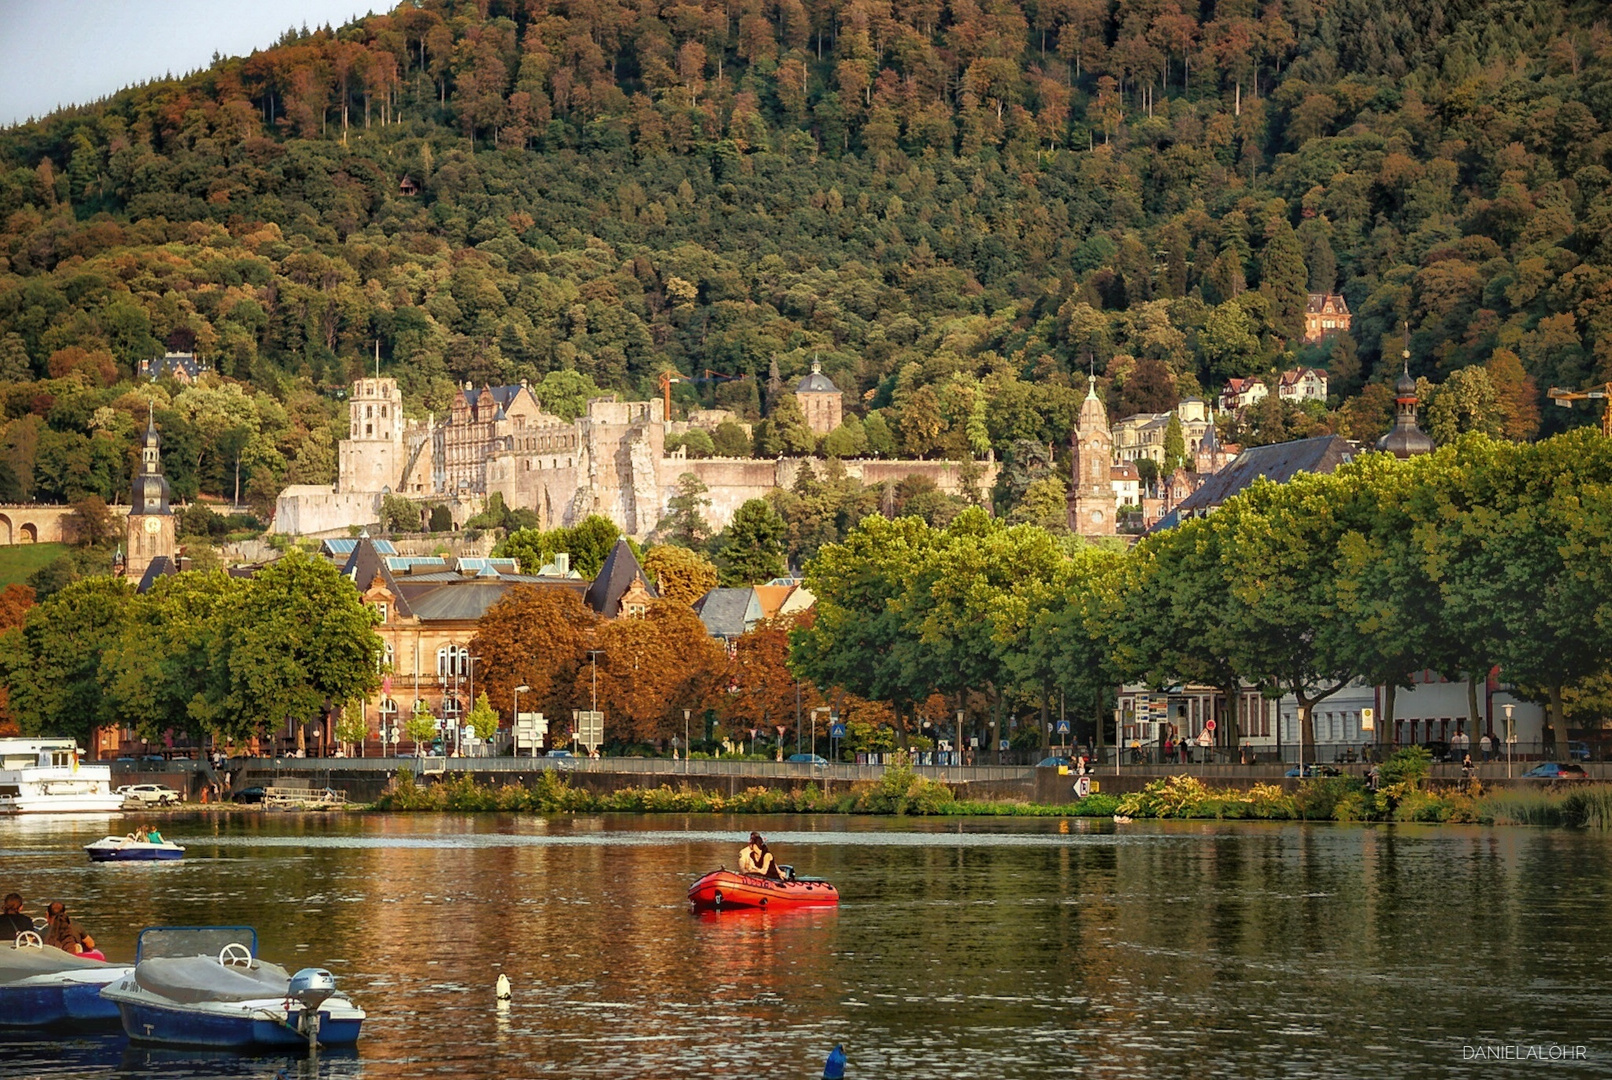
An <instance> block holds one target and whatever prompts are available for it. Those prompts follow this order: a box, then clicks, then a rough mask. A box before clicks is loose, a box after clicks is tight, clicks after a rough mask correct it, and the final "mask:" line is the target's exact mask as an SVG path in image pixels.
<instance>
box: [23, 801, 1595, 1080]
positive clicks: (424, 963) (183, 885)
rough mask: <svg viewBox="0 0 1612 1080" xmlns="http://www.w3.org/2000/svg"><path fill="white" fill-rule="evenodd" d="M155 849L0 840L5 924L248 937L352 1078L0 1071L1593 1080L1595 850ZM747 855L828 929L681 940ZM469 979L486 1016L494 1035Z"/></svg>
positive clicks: (1556, 835) (903, 822)
mask: <svg viewBox="0 0 1612 1080" xmlns="http://www.w3.org/2000/svg"><path fill="white" fill-rule="evenodd" d="M162 824H163V829H164V832H165V833H166V834H167V835H168V836H169V838H170V839H176V840H179V841H180V842H181V843H183V844H185V845H186V846H187V848H188V854H187V856H186V858H185V859H184V861H182V862H180V863H174V864H145V865H94V864H90V863H89V862H88V860H87V859H86V857H85V856H84V855H83V853H82V852H81V851H80V850H79V847H80V845H82V844H84V843H87V842H89V841H91V840H94V839H98V838H99V837H100V836H102V835H104V834H105V833H106V832H107V831H109V830H116V831H123V830H125V829H127V828H128V823H127V820H126V819H94V818H90V819H78V820H72V821H66V820H57V821H52V822H44V821H29V820H18V819H11V820H0V891H11V890H12V889H16V890H17V891H19V892H21V893H23V895H24V896H26V897H27V899H28V909H29V910H30V911H32V912H35V913H37V912H38V911H40V910H42V908H43V906H44V903H45V902H46V901H47V900H50V899H56V898H61V899H64V900H66V901H67V902H68V903H69V906H70V909H71V911H72V913H73V914H74V915H75V916H76V917H77V918H78V920H79V921H80V922H81V923H82V924H83V925H84V926H85V928H86V929H88V930H89V931H90V932H91V933H92V934H93V935H94V936H95V937H96V939H97V941H98V942H99V943H100V944H101V945H102V946H103V947H104V948H105V949H106V951H107V953H108V955H109V956H110V957H111V958H112V959H114V960H119V959H122V960H127V959H132V955H133V949H134V941H135V936H136V934H137V933H138V932H139V930H140V929H141V928H142V927H145V926H149V925H159V924H173V925H196V924H220V923H224V924H246V925H251V926H254V927H256V929H257V932H258V935H259V947H260V953H261V955H263V956H264V957H265V958H267V959H270V960H274V961H277V962H280V963H283V964H285V965H286V966H287V967H290V968H296V967H300V966H307V965H310V964H319V965H323V966H326V967H329V968H330V970H331V971H333V972H334V973H335V974H336V976H337V978H338V980H339V983H340V985H341V986H342V988H343V989H345V990H347V991H348V992H349V993H350V994H351V995H352V997H353V998H354V1000H355V1001H357V1002H358V1003H359V1004H360V1005H362V1006H363V1007H364V1008H365V1009H367V1010H368V1012H369V1017H370V1018H369V1020H368V1021H367V1022H366V1024H365V1026H364V1034H363V1038H362V1039H361V1040H360V1043H359V1046H358V1049H357V1051H356V1052H355V1053H348V1054H345V1055H325V1056H322V1057H321V1058H320V1059H319V1060H318V1061H317V1062H314V1063H309V1062H307V1061H305V1060H302V1059H300V1058H299V1057H297V1056H295V1055H286V1054H284V1053H282V1054H280V1055H278V1056H274V1055H270V1056H265V1057H250V1056H248V1057H234V1056H228V1055H206V1054H187V1053H181V1052H175V1051H166V1050H162V1051H158V1050H151V1049H147V1048H143V1047H140V1046H137V1045H131V1044H129V1043H128V1042H127V1041H126V1040H125V1039H123V1037H122V1036H121V1035H115V1034H88V1033H86V1034H84V1035H82V1036H74V1037H68V1038H63V1037H52V1038H34V1037H18V1036H15V1035H5V1034H0V1076H4V1077H28V1078H36V1077H37V1078H41V1080H43V1078H68V1077H74V1078H76V1077H91V1076H106V1075H112V1074H117V1075H121V1076H131V1077H164V1078H185V1077H214V1076H254V1077H264V1078H270V1077H273V1076H275V1075H276V1073H277V1072H278V1071H279V1070H281V1069H285V1070H286V1075H288V1076H291V1077H297V1076H303V1077H313V1076H316V1075H317V1076H321V1077H352V1078H363V1080H391V1078H405V1077H451V1078H455V1080H477V1078H482V1077H489V1078H491V1077H500V1078H502V1077H538V1076H559V1077H610V1078H640V1077H641V1078H661V1077H726V1076H731V1077H736V1078H738V1077H755V1076H774V1077H780V1078H814V1077H817V1076H820V1075H821V1072H822V1064H823V1059H824V1057H825V1056H826V1055H827V1053H828V1051H829V1050H830V1049H831V1048H832V1047H833V1046H834V1044H835V1043H843V1044H844V1045H845V1048H846V1053H847V1056H848V1058H849V1061H850V1065H849V1067H848V1069H847V1072H846V1075H847V1077H850V1078H853V1080H860V1078H875V1077H877V1078H888V1080H896V1078H902V1080H929V1078H933V1080H942V1078H944V1080H957V1078H968V1077H973V1078H981V1080H1004V1078H1013V1080H1021V1078H1023V1080H1029V1078H1039V1077H1067V1076H1075V1075H1080V1076H1092V1077H1116V1078H1118V1077H1143V1076H1146V1077H1149V1078H1159V1077H1181V1078H1199V1077H1227V1078H1233V1077H1235V1078H1243V1077H1255V1076H1259V1077H1270V1076H1289V1077H1361V1076H1388V1077H1398V1076H1406V1077H1418V1078H1437V1077H1467V1076H1474V1075H1480V1074H1481V1075H1483V1076H1485V1077H1494V1076H1512V1075H1518V1076H1521V1075H1530V1076H1533V1075H1543V1074H1542V1073H1541V1071H1540V1070H1542V1069H1544V1070H1547V1071H1548V1074H1549V1075H1550V1076H1551V1077H1553V1078H1554V1077H1559V1076H1612V993H1609V991H1612V962H1609V961H1612V935H1608V933H1607V924H1608V914H1609V910H1608V908H1609V897H1612V841H1608V839H1607V838H1606V837H1604V836H1602V835H1595V834H1583V833H1568V832H1545V831H1530V830H1523V829H1482V828H1466V827H1456V826H1445V827H1407V826H1393V827H1388V826H1332V825H1289V824H1257V823H1239V824H1214V823H1136V824H1132V825H1119V826H1116V825H1115V824H1113V823H1112V822H1090V821H1083V820H1078V819H1069V820H1059V819H1041V818H992V819H968V820H961V821H960V820H944V819H913V818H904V819H900V818H854V817H776V818H764V819H755V820H752V819H746V820H737V819H729V818H722V817H712V816H698V815H695V816H685V815H663V816H636V815H602V816H590V817H576V818H567V817H555V818H543V817H528V816H504V815H464V816H459V815H447V814H443V815H381V814H368V815H360V814H333V815H317V814H250V813H248V814H241V813H236V814H222V815H217V816H210V815H201V814H198V815H191V816H184V817H174V818H168V819H164V820H163V822H162ZM753 827H759V828H761V829H762V830H763V831H764V832H766V834H767V836H768V842H769V843H770V844H771V845H772V846H773V848H774V850H775V851H776V852H778V853H779V854H780V856H781V861H784V862H789V863H793V864H795V866H796V867H797V869H798V870H799V871H800V872H801V873H804V874H811V875H813V876H818V877H825V878H828V879H830V880H832V881H833V882H835V883H836V884H837V885H838V886H839V888H840V891H841V895H842V901H841V904H840V906H839V908H838V909H837V910H817V911H808V912H795V913H784V912H780V913H766V914H748V913H736V912H724V913H721V914H716V915H695V914H692V913H691V912H690V910H689V907H688V904H687V902H686V900H685V892H686V890H687V888H688V885H689V884H690V882H691V881H692V880H693V879H694V878H695V877H696V876H698V875H699V874H700V873H701V872H703V871H705V870H708V869H713V868H715V867H716V866H717V865H719V864H723V863H726V864H727V865H729V866H732V865H734V864H735V863H736V860H737V853H738V849H739V847H740V846H741V844H742V842H743V839H744V836H745V835H746V834H747V833H748V831H749V830H750V829H751V828H753ZM500 972H502V973H504V974H507V975H508V977H509V979H510V981H511V983H512V984H513V987H514V994H513V1000H512V1002H511V1004H510V1006H509V1008H508V1009H507V1010H505V1011H502V1012H500V1011H499V1010H497V1009H496V1008H495V1007H494V995H493V983H494V981H495V980H496V978H497V976H498V974H499V973H500ZM1480 1053H1482V1054H1486V1055H1493V1054H1511V1055H1516V1056H1518V1057H1520V1058H1521V1059H1522V1060H1505V1059H1502V1060H1499V1061H1495V1060H1490V1059H1481V1060H1480V1059H1475V1055H1477V1054H1480ZM1533 1054H1543V1055H1546V1056H1547V1060H1546V1061H1545V1062H1541V1061H1539V1060H1537V1059H1534V1058H1532V1057H1530V1055H1533ZM1550 1055H1558V1057H1557V1059H1556V1060H1555V1061H1550V1060H1548V1059H1549V1056H1550ZM1559 1055H1567V1057H1566V1059H1565V1060H1563V1059H1562V1058H1561V1057H1560V1056H1559Z"/></svg>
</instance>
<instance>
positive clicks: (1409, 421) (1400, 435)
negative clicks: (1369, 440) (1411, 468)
mask: <svg viewBox="0 0 1612 1080" xmlns="http://www.w3.org/2000/svg"><path fill="white" fill-rule="evenodd" d="M1404 361H1405V370H1404V373H1403V374H1402V375H1400V377H1399V381H1398V382H1397V383H1395V384H1394V404H1395V406H1396V409H1397V415H1396V416H1395V417H1394V426H1393V428H1391V429H1390V430H1389V432H1388V434H1386V435H1384V436H1383V437H1382V438H1380V439H1378V440H1377V449H1379V450H1383V451H1386V452H1387V453H1390V454H1393V455H1394V456H1395V457H1397V458H1408V457H1415V456H1416V455H1418V454H1430V453H1432V452H1433V440H1432V438H1431V437H1430V436H1429V435H1428V434H1427V432H1425V431H1423V430H1422V429H1421V428H1420V427H1418V426H1417V425H1416V380H1415V379H1413V378H1411V375H1410V350H1409V349H1406V350H1405V353H1404Z"/></svg>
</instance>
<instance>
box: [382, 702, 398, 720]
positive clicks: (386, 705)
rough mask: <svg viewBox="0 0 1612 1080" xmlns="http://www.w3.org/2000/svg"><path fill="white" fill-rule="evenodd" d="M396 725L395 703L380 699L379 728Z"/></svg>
mask: <svg viewBox="0 0 1612 1080" xmlns="http://www.w3.org/2000/svg"><path fill="white" fill-rule="evenodd" d="M396 723H397V702H395V701H393V700H392V699H391V698H384V699H382V701H381V726H382V727H392V726H393V725H394V724H396Z"/></svg>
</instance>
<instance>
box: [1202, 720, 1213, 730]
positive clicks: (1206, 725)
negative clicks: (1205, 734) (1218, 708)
mask: <svg viewBox="0 0 1612 1080" xmlns="http://www.w3.org/2000/svg"><path fill="white" fill-rule="evenodd" d="M1203 729H1204V730H1205V731H1213V730H1215V722H1214V721H1213V720H1205V721H1204V722H1203Z"/></svg>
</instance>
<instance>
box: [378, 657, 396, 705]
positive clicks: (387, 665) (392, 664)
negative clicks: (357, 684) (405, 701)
mask: <svg viewBox="0 0 1612 1080" xmlns="http://www.w3.org/2000/svg"><path fill="white" fill-rule="evenodd" d="M381 670H382V671H383V672H385V671H395V670H397V650H396V649H394V648H393V647H392V643H391V642H390V641H388V642H387V643H386V647H385V648H383V649H382V650H381ZM393 708H396V706H395V705H394V706H393Z"/></svg>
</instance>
